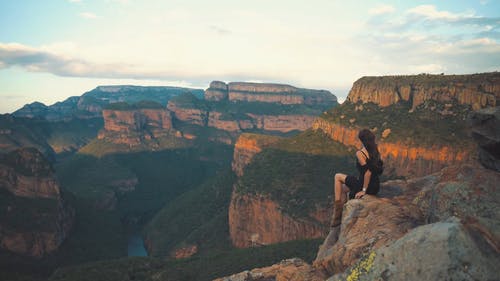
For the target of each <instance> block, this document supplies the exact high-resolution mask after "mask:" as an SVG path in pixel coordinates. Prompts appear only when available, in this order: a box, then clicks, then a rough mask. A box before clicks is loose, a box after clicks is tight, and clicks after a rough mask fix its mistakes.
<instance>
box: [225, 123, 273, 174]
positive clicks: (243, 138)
mask: <svg viewBox="0 0 500 281" xmlns="http://www.w3.org/2000/svg"><path fill="white" fill-rule="evenodd" d="M281 139H282V138H281V137H277V136H265V135H258V134H250V133H243V134H241V135H240V137H239V138H238V141H237V142H236V143H235V145H234V154H233V161H232V163H231V166H232V169H233V171H234V172H235V173H236V175H237V176H239V177H241V176H242V175H243V169H244V168H245V167H246V165H248V164H249V163H250V162H251V161H252V158H253V157H254V156H255V154H257V153H259V152H261V151H262V149H263V148H265V147H267V146H269V145H271V144H273V143H276V142H278V141H280V140H281Z"/></svg>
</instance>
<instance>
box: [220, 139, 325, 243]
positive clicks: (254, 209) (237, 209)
mask: <svg viewBox="0 0 500 281" xmlns="http://www.w3.org/2000/svg"><path fill="white" fill-rule="evenodd" d="M281 139H282V138H281V137H275V136H265V135H257V134H242V135H240V137H239V138H238V141H237V142H236V144H235V147H234V156H233V162H232V168H233V171H234V172H235V173H236V174H237V175H238V176H243V173H244V168H245V167H246V166H247V165H248V164H249V163H250V162H251V161H252V159H253V157H254V156H255V155H256V154H257V153H259V152H261V151H262V149H264V148H265V147H269V146H271V145H273V144H276V143H277V142H279V141H280V140H281ZM330 212H331V210H329V209H321V210H316V211H315V212H313V213H311V214H309V217H308V218H306V219H299V218H294V217H291V216H289V215H287V214H286V213H283V212H282V208H281V207H280V206H279V204H278V203H276V202H274V201H272V200H271V199H269V198H268V197H265V196H261V195H252V194H239V193H238V192H237V191H235V190H233V194H232V198H231V203H230V206H229V234H230V236H231V241H232V242H233V245H235V246H236V247H240V248H244V247H252V246H259V245H266V244H272V243H278V242H285V241H290V240H296V239H306V238H318V237H323V236H324V235H325V234H326V227H325V226H326V225H327V222H328V220H329V217H330Z"/></svg>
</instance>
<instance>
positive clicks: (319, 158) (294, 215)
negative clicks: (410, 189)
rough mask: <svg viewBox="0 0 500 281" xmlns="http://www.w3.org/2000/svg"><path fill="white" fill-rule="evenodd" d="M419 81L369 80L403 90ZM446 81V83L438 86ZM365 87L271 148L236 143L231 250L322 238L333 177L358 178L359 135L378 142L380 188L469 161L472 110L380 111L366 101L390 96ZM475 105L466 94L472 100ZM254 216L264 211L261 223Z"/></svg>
mask: <svg viewBox="0 0 500 281" xmlns="http://www.w3.org/2000/svg"><path fill="white" fill-rule="evenodd" d="M498 75H500V74H496V73H493V74H484V75H471V76H470V77H462V76H461V79H462V80H461V81H465V80H466V81H469V80H473V81H475V82H474V83H476V84H474V85H477V84H481V83H483V84H484V85H485V86H484V88H488V87H490V88H491V89H494V88H495V87H496V86H495V85H496V84H493V85H490V84H488V83H490V82H491V81H499V83H500V80H494V79H493V78H494V77H497V76H498ZM419 77H420V75H418V76H414V77H406V76H401V77H399V78H401V80H398V77H387V78H386V77H381V78H380V79H375V80H377V81H378V80H380V81H385V80H388V81H392V82H393V83H394V84H398V85H402V84H404V83H406V82H407V81H416V80H418V79H419ZM439 77H442V76H439V75H438V76H435V77H434V76H433V77H427V76H426V79H429V80H430V81H431V82H432V83H431V84H430V85H425V87H426V88H431V86H433V85H434V84H435V83H437V82H434V81H435V79H438V78H439ZM478 77H483V78H485V81H483V82H481V81H480V80H478ZM492 77H493V78H492ZM431 78H432V79H431ZM448 79H451V78H448V77H446V76H444V78H443V81H444V82H446V81H448ZM481 85H482V84H481ZM486 85H490V86H488V87H487V86H486ZM371 86H372V80H371V79H360V80H358V81H356V82H355V85H354V86H353V90H351V92H350V94H349V96H348V98H347V101H346V102H345V103H344V104H342V105H340V106H337V107H335V108H332V109H330V110H328V111H326V112H324V113H323V114H321V115H320V116H319V118H317V119H316V120H315V121H314V123H313V124H312V127H311V129H310V130H309V131H306V132H305V133H302V134H299V135H297V136H294V137H291V138H286V139H283V140H281V141H275V142H274V143H272V142H271V141H268V142H267V143H265V142H263V141H262V139H265V137H264V136H262V137H258V138H256V137H254V136H248V135H241V136H240V139H239V140H238V141H237V145H236V146H235V152H234V159H233V164H232V166H233V169H234V171H235V173H236V174H237V175H239V178H238V180H237V181H236V184H235V186H234V188H233V195H232V197H231V198H232V199H231V204H230V208H229V227H230V235H231V240H232V243H233V245H234V246H236V247H250V246H253V245H260V244H269V243H277V242H283V241H289V240H294V239H304V238H316V237H322V236H324V235H325V234H326V231H327V225H328V221H329V217H330V214H331V206H332V205H331V204H332V201H333V199H332V196H333V194H332V189H333V176H334V174H335V173H337V172H342V173H347V174H356V173H357V172H355V170H354V156H353V155H354V151H355V150H356V149H359V147H360V142H359V140H358V137H357V134H358V132H359V130H360V129H362V128H369V129H371V130H372V131H373V132H374V133H375V135H376V136H377V140H378V141H377V142H378V146H379V150H380V153H381V156H382V159H383V160H384V163H385V170H384V174H383V177H382V179H383V180H387V179H398V178H399V179H404V178H414V177H421V176H425V175H428V174H432V173H435V172H438V171H440V170H441V169H443V168H445V167H448V166H451V165H461V164H466V163H470V162H471V161H473V160H474V157H475V155H476V152H475V151H476V144H475V143H474V141H473V139H472V138H471V137H470V135H469V134H470V133H469V131H470V129H469V128H468V126H467V121H466V118H467V115H468V114H469V113H470V111H471V109H472V107H473V105H472V104H462V103H460V101H459V100H457V99H454V98H449V99H448V98H447V99H446V102H442V101H441V100H436V99H434V98H433V97H434V96H433V95H427V96H426V97H427V99H425V100H423V101H421V103H420V104H419V105H418V106H415V105H414V104H411V103H409V102H407V101H405V100H401V101H398V102H396V103H394V104H390V105H385V106H380V105H377V104H374V103H373V102H371V101H373V100H374V99H376V98H379V97H385V96H386V95H391V93H388V92H381V90H378V88H376V89H372V88H370V87H371ZM422 87H424V86H422ZM490 88H488V89H490ZM358 89H368V90H367V91H366V92H365V93H364V94H363V95H361V97H362V98H363V100H359V101H358V102H357V103H353V102H351V101H353V100H356V98H355V97H358V94H359V91H358ZM383 89H385V88H383ZM451 91H455V90H453V89H452V90H451ZM476 94H477V95H483V94H482V93H481V92H477V93H476ZM443 95H448V97H452V95H451V94H447V93H443ZM474 97H475V96H474V94H472V96H471V100H474ZM485 118H486V117H485ZM259 139H261V140H259ZM259 143H260V144H259ZM257 210H266V211H265V213H266V215H265V216H262V215H260V214H259V211H257ZM263 226H266V227H263ZM284 229H285V230H286V231H283V230H284Z"/></svg>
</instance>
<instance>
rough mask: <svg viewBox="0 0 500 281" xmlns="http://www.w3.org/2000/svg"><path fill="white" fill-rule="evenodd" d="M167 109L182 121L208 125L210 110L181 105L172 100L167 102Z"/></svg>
mask: <svg viewBox="0 0 500 281" xmlns="http://www.w3.org/2000/svg"><path fill="white" fill-rule="evenodd" d="M167 109H168V110H170V111H171V112H172V113H173V116H175V118H177V119H178V120H180V121H183V122H187V123H190V124H195V125H199V126H206V125H207V121H208V112H207V111H205V110H203V109H199V108H186V107H181V106H179V105H178V104H177V103H175V102H172V101H170V102H169V103H168V104H167Z"/></svg>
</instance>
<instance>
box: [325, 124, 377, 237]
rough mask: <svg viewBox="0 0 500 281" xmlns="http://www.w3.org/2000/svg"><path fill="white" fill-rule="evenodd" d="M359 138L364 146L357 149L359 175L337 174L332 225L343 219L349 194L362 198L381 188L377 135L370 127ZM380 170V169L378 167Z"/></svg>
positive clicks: (360, 133) (336, 224)
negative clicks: (376, 164)
mask: <svg viewBox="0 0 500 281" xmlns="http://www.w3.org/2000/svg"><path fill="white" fill-rule="evenodd" d="M358 138H359V140H360V141H361V143H362V144H363V147H362V148H361V149H360V150H358V151H356V158H357V162H356V168H357V169H358V171H359V177H358V178H356V177H354V176H351V175H345V174H341V173H338V174H335V203H334V205H333V217H332V221H331V226H332V227H335V226H338V225H340V222H341V220H342V209H343V207H344V203H345V201H347V198H346V197H347V194H349V198H350V199H353V198H361V197H363V196H364V195H365V194H373V195H374V194H377V193H378V191H379V189H380V180H379V174H378V173H377V172H376V171H377V169H376V168H375V167H374V164H373V163H382V162H381V161H379V160H380V153H379V151H378V147H377V144H376V143H375V135H374V134H373V133H372V132H371V131H370V130H368V129H363V130H361V131H360V132H359V134H358ZM378 170H380V169H378Z"/></svg>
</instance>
